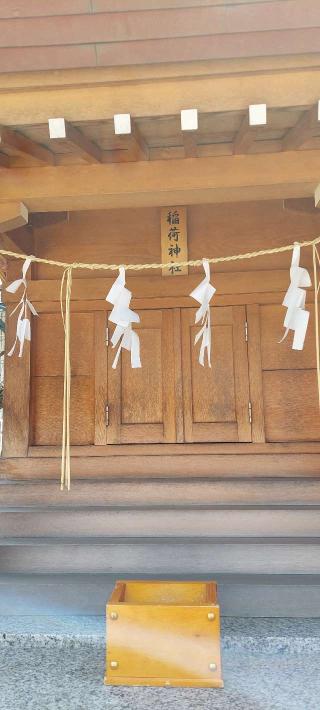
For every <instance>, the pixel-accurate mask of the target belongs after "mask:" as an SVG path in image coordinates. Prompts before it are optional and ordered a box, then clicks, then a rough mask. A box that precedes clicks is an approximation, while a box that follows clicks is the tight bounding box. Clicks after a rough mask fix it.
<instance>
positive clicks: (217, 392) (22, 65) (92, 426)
mask: <svg viewBox="0 0 320 710" xmlns="http://www.w3.org/2000/svg"><path fill="white" fill-rule="evenodd" d="M49 6H50V8H49ZM0 72H1V73H0V233H1V237H0V248H1V249H3V250H9V251H13V252H18V253H23V254H28V255H35V256H37V257H40V258H44V259H47V260H49V261H50V260H53V261H56V260H58V261H62V262H68V263H74V262H77V263H78V262H84V263H91V262H94V263H111V264H128V263H133V264H135V263H153V262H156V263H158V262H161V261H162V260H163V252H162V251H161V214H162V210H163V209H164V208H165V209H169V208H172V207H177V206H178V207H181V208H185V214H186V234H185V247H186V249H187V254H188V259H201V258H202V257H220V256H228V255H234V254H239V253H246V252H253V251H259V250H263V249H269V248H277V247H281V246H284V245H288V244H292V243H293V242H295V241H305V240H312V239H314V238H316V237H317V236H319V235H320V211H319V209H318V199H320V198H318V197H317V194H318V193H317V186H318V185H319V183H320V111H319V105H320V104H319V100H320V6H319V3H318V1H317V0H304V2H303V3H302V2H299V1H298V0H264V1H263V0H262V1H259V0H237V2H235V1H233V0H166V1H165V2H164V1H162V0H130V1H129V0H92V2H89V0H72V2H71V1H70V2H65V1H62V0H56V2H55V3H43V2H41V1H40V0H29V2H28V3H26V2H24V1H23V0H15V2H2V3H0ZM190 110H192V111H191V114H187V115H186V114H184V118H185V120H186V121H187V123H183V121H182V123H181V112H184V111H190ZM182 118H183V117H182ZM123 121H125V123H126V127H125V129H123ZM189 121H191V123H190V122H189ZM119 126H120V128H119ZM168 260H169V261H170V259H168ZM290 262H291V252H283V253H276V254H274V255H272V256H261V257H259V258H253V259H250V260H243V261H235V262H232V261H231V262H225V263H220V264H216V265H214V267H212V269H211V281H212V283H213V284H214V286H215V288H216V294H215V296H214V298H213V300H212V307H211V322H212V368H211V369H210V368H208V367H205V368H202V367H201V366H200V365H199V363H198V350H197V347H194V344H193V341H194V334H195V332H196V327H195V325H194V315H195V310H196V304H195V302H194V301H193V300H192V299H191V298H190V297H189V294H190V292H191V290H192V289H193V288H194V287H195V286H196V285H197V284H198V283H199V281H200V280H201V278H202V273H203V271H202V267H190V268H189V272H188V273H177V272H175V273H172V274H169V275H166V276H164V275H163V274H162V272H161V269H157V270H152V271H142V272H139V271H137V272H135V271H132V272H128V274H127V284H128V287H129V288H130V290H131V291H132V294H133V299H132V308H134V310H135V311H136V312H138V313H139V315H140V319H141V321H140V324H138V325H137V326H136V331H137V333H138V334H139V336H140V342H141V359H142V368H141V369H131V367H130V356H129V354H128V353H126V352H124V353H122V355H121V360H120V362H119V365H118V367H117V369H115V370H113V369H112V361H113V358H114V350H113V349H112V348H111V347H110V345H109V346H108V339H109V341H110V337H111V334H112V330H113V325H112V324H108V314H109V313H110V304H108V303H107V302H106V300H105V297H106V294H107V291H108V290H109V288H110V286H111V284H112V283H113V281H114V279H115V276H116V273H115V272H105V271H90V270H86V269H83V270H82V269H80V270H77V271H76V272H74V274H73V286H72V299H71V470H72V484H71V490H70V492H65V491H63V492H61V491H60V490H59V480H60V460H61V436H62V397H63V368H64V336H63V326H62V321H61V312H60V283H61V275H62V270H61V269H58V268H57V267H56V266H54V265H50V264H47V263H32V266H31V269H30V272H29V274H28V278H29V282H28V297H29V298H30V300H31V302H32V303H33V304H34V306H35V308H36V310H37V311H38V313H39V316H38V317H37V318H36V317H34V318H33V320H32V339H31V344H30V347H25V350H24V353H23V356H22V357H21V358H19V357H17V355H14V356H13V357H11V358H8V357H6V362H5V389H4V432H3V451H2V458H1V460H0V477H1V484H0V509H1V511H2V512H1V515H0V531H1V539H0V607H1V606H2V609H3V610H4V613H6V612H7V613H9V612H10V613H11V612H12V613H14V611H13V608H15V609H17V608H22V601H21V600H22V598H23V600H24V602H23V603H24V605H25V613H28V612H26V609H28V610H29V611H30V610H32V609H34V608H35V605H36V604H37V606H38V608H39V606H40V608H41V609H42V610H43V609H49V610H51V611H52V610H57V609H58V610H63V609H65V610H73V611H74V613H77V612H78V611H79V610H80V611H82V612H84V613H86V612H87V613H90V612H92V613H99V610H100V611H101V610H102V608H103V602H104V600H105V599H106V597H107V595H108V592H109V590H110V588H111V585H112V583H113V580H114V577H121V576H125V577H126V578H130V577H137V578H139V577H149V576H150V577H153V576H154V577H168V578H170V577H172V578H193V577H195V578H204V579H206V578H216V579H217V580H218V582H219V583H220V592H221V594H220V595H221V602H222V610H223V612H224V613H225V614H231V615H240V616H241V615H243V616H245V615H258V616H259V615H262V616H267V615H279V616H295V615H302V616H318V615H320V593H319V592H320V586H319V585H320V510H319V508H320V414H319V403H318V392H317V377H316V350H315V336H314V305H313V303H314V296H313V289H312V288H310V289H309V290H308V295H307V299H308V300H307V308H308V310H310V313H311V316H310V324H309V329H308V333H307V337H306V342H305V347H304V349H303V350H302V351H295V350H292V349H291V343H292V340H291V337H290V336H288V338H287V339H286V340H285V341H284V342H282V343H281V344H279V342H278V341H279V340H280V339H281V338H282V336H283V332H284V331H283V319H284V308H283V306H282V301H283V298H284V294H285V292H286V290H287V288H288V285H289V268H290ZM22 263H23V262H22V261H20V260H17V259H15V258H9V257H8V259H7V266H6V268H7V283H10V282H11V281H13V279H16V278H19V276H20V274H21V266H22ZM301 264H302V266H304V267H306V268H307V269H308V270H309V273H310V275H311V276H312V252H311V250H308V249H305V250H302V252H301ZM2 299H5V301H6V304H7V316H6V351H8V349H9V348H11V346H12V344H13V342H14V338H15V330H16V317H15V316H12V318H11V317H10V316H9V314H10V311H11V310H12V308H13V307H14V305H15V304H16V303H17V302H18V301H19V300H20V295H19V292H17V293H16V294H9V293H6V292H5V291H4V290H3V292H2ZM28 345H29V344H28ZM19 604H20V607H19Z"/></svg>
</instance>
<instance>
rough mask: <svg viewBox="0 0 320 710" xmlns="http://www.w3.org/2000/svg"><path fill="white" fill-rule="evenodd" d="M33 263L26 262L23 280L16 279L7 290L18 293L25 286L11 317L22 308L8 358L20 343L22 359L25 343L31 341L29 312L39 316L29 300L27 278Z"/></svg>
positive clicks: (28, 260)
mask: <svg viewBox="0 0 320 710" xmlns="http://www.w3.org/2000/svg"><path fill="white" fill-rule="evenodd" d="M31 261H32V259H26V260H25V262H24V264H23V267H22V278H21V279H16V281H13V282H12V283H11V284H9V286H7V288H6V291H8V292H9V293H16V291H18V288H20V286H22V285H23V286H24V291H23V294H22V297H21V299H20V301H19V303H18V304H17V305H16V307H15V308H14V309H13V311H12V313H10V317H11V316H13V314H14V313H15V312H16V311H17V310H18V308H19V306H20V311H19V313H18V318H17V330H16V338H15V341H14V343H13V346H12V348H11V350H10V351H9V352H8V357H11V355H13V353H14V351H15V348H16V345H17V342H18V341H19V343H20V348H19V357H22V354H23V348H24V343H25V341H26V340H31V322H30V321H31V319H30V314H29V311H30V312H31V313H32V315H33V316H37V315H38V313H37V311H36V309H35V308H34V306H33V305H32V303H31V302H30V301H29V300H28V298H27V279H26V276H27V271H28V269H29V266H30V264H31Z"/></svg>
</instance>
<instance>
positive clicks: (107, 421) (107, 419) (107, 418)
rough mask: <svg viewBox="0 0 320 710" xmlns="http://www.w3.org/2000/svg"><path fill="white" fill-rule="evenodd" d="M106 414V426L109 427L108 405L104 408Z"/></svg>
mask: <svg viewBox="0 0 320 710" xmlns="http://www.w3.org/2000/svg"><path fill="white" fill-rule="evenodd" d="M104 414H105V420H106V426H109V405H108V404H106V406H105V408H104Z"/></svg>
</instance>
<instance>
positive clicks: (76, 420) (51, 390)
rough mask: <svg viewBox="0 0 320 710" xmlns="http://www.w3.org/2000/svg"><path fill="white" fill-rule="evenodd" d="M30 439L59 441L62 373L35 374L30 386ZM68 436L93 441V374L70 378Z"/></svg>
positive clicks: (75, 441) (76, 440)
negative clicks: (54, 375)
mask: <svg viewBox="0 0 320 710" xmlns="http://www.w3.org/2000/svg"><path fill="white" fill-rule="evenodd" d="M31 399H32V408H31V412H32V424H31V442H32V443H33V444H38V445H46V444H47V445H48V444H49V445H50V444H51V445H56V446H60V445H61V440H62V403H63V378H62V377H35V378H34V379H33V381H32V387H31ZM70 421H71V426H70V439H71V443H73V444H93V441H94V381H93V378H92V377H88V376H80V377H78V376H76V377H72V378H71V405H70Z"/></svg>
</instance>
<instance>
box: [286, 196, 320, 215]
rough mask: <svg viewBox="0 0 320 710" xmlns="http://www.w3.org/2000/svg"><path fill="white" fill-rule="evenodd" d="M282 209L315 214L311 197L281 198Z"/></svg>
mask: <svg viewBox="0 0 320 710" xmlns="http://www.w3.org/2000/svg"><path fill="white" fill-rule="evenodd" d="M283 209H284V210H286V211H287V212H299V213H300V214H301V212H302V213H305V214H316V208H315V204H314V198H313V197H297V198H296V199H291V200H290V199H289V200H283Z"/></svg>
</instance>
